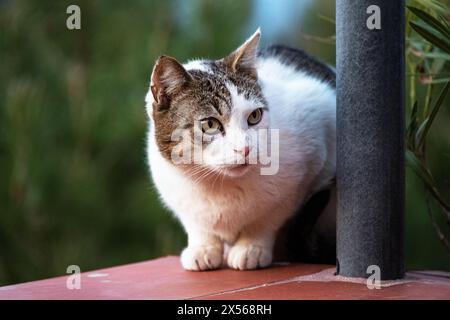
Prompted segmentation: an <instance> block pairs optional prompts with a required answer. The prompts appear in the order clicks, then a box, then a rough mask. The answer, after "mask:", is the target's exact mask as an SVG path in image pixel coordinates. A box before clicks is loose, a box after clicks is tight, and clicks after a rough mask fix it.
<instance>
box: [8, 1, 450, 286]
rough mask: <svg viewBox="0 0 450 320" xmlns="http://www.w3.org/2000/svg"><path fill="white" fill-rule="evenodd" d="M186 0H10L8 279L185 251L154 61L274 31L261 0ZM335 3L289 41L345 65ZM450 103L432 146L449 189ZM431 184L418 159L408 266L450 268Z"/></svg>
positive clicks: (410, 198)
mask: <svg viewBox="0 0 450 320" xmlns="http://www.w3.org/2000/svg"><path fill="white" fill-rule="evenodd" d="M186 2H187V3H188V5H187V7H188V8H189V10H188V11H189V15H190V18H189V19H187V18H186V17H185V15H183V12H180V7H181V6H182V5H183V6H186ZM186 2H185V1H175V0H174V1H140V0H136V1H132V2H128V1H101V0H98V1H65V0H64V1H37V0H3V1H0V285H5V284H10V283H16V282H23V281H29V280H35V279H39V278H45V277H50V276H56V275H61V274H64V273H65V270H66V268H67V266H68V265H70V264H77V265H79V266H80V267H81V269H82V270H84V271H86V270H90V269H94V268H101V267H108V266H112V265H118V264H125V263H131V262H135V261H141V260H144V259H151V258H156V257H159V256H164V255H168V254H178V253H179V252H180V250H181V248H182V247H183V245H184V244H185V241H186V238H185V235H184V233H183V231H182V229H181V227H180V225H179V224H178V223H177V222H176V220H175V219H174V218H173V217H172V216H171V214H170V213H169V212H167V211H166V210H164V209H163V208H162V207H161V205H160V203H159V201H158V198H157V194H156V192H155V190H154V189H153V187H152V184H151V181H150V178H149V175H148V169H147V165H146V155H145V134H146V126H147V123H146V121H147V119H146V114H145V111H144V96H145V94H146V91H147V89H148V84H149V77H150V73H151V69H152V65H153V62H154V61H155V59H156V58H157V57H158V56H159V55H160V54H163V53H166V54H170V55H173V56H176V57H177V58H179V59H180V60H182V61H183V60H186V59H188V58H192V57H201V56H207V57H220V56H223V55H225V54H226V53H228V52H229V51H231V50H232V49H233V48H235V47H236V46H237V45H238V44H240V43H241V42H242V41H243V40H244V39H245V37H246V36H247V35H248V34H250V33H251V31H252V30H254V29H256V27H257V26H258V25H262V26H263V37H264V21H253V22H250V17H251V16H252V12H253V11H252V10H254V3H253V1H250V0H249V1H237V0H225V1H209V0H198V1H186ZM260 2H261V1H260ZM69 4H78V5H79V6H80V7H81V10H82V29H81V30H79V31H69V30H67V29H66V27H65V26H66V18H67V14H66V8H67V6H68V5H69ZM191 4H192V5H191ZM194 4H195V5H194ZM265 5H270V1H265ZM333 16H334V2H333V1H327V0H320V1H313V4H312V6H310V8H309V11H308V12H307V13H306V14H305V15H304V19H303V20H302V23H301V25H298V24H296V23H294V24H293V25H292V26H291V29H292V34H289V35H286V36H285V37H284V36H281V37H280V41H281V42H284V43H286V44H290V45H292V46H301V47H303V48H305V49H306V50H307V51H309V52H310V53H312V54H313V55H315V56H317V57H319V58H321V59H322V60H324V61H326V62H328V63H330V64H334V62H335V58H334V50H335V46H334V44H333V41H329V40H330V39H332V38H330V36H332V35H333V34H334V24H333V23H332V22H330V21H327V19H325V18H324V17H331V18H333ZM279 19H283V17H279ZM300 27H301V28H302V29H301V31H302V32H300ZM305 34H306V35H314V37H311V36H306V35H305ZM316 36H317V37H321V38H320V39H316V38H315V37H316ZM263 44H267V43H264V42H263ZM418 90H419V94H420V88H419V89H418ZM443 109H444V110H443V111H442V114H441V115H440V117H439V119H438V120H437V123H436V124H435V127H434V128H433V132H432V134H431V138H430V142H429V149H430V153H431V156H430V163H431V166H432V168H433V170H434V173H435V176H436V177H442V180H441V184H442V186H443V187H444V188H446V189H445V190H446V193H444V194H446V195H448V194H449V191H450V190H449V187H448V181H445V179H444V178H447V179H448V178H449V177H450V170H449V159H450V126H448V123H449V120H450V112H449V109H450V108H445V107H444V108H443ZM422 192H423V191H422V189H421V183H420V181H419V180H418V179H417V178H415V176H414V175H413V174H412V173H410V172H409V171H408V180H407V264H408V267H409V268H428V269H433V268H434V269H444V270H450V255H449V254H448V253H447V252H446V251H445V250H444V249H443V247H442V246H441V245H440V243H439V240H437V238H436V235H435V234H434V232H433V230H432V227H431V225H430V223H429V220H428V217H427V214H426V212H425V206H424V201H423V197H422ZM369 196H370V195H369ZM447 230H448V229H447Z"/></svg>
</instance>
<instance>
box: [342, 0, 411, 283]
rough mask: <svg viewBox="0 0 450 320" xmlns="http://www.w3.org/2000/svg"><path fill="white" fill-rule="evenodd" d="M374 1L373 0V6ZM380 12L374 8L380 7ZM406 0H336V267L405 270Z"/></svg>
mask: <svg viewBox="0 0 450 320" xmlns="http://www.w3.org/2000/svg"><path fill="white" fill-rule="evenodd" d="M374 5H375V6H374ZM378 13H379V15H378ZM404 23H405V22H404V1H402V0H337V2H336V37H337V45H336V54H337V57H336V65H337V192H338V205H337V259H338V261H337V263H338V273H339V274H340V275H343V276H349V277H368V276H370V275H371V274H372V273H373V269H369V273H368V267H369V266H371V265H375V266H378V267H379V268H380V272H381V279H383V280H384V279H397V278H402V277H403V276H404V256H403V251H404V250H403V214H404V179H405V174H404V140H403V139H404Z"/></svg>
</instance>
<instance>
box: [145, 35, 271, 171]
mask: <svg viewBox="0 0 450 320" xmlns="http://www.w3.org/2000/svg"><path fill="white" fill-rule="evenodd" d="M260 37H261V33H260V30H259V29H258V30H257V31H256V32H255V33H254V34H253V35H252V36H251V37H250V38H249V39H248V40H247V41H245V42H244V44H242V45H241V46H240V47H239V48H238V49H236V50H235V51H233V52H232V53H231V54H229V55H228V56H226V57H225V58H223V59H220V60H197V61H192V62H190V63H188V64H186V65H182V64H180V63H179V62H178V61H177V60H176V59H175V58H172V57H168V56H161V57H160V58H159V59H158V60H157V62H156V63H155V66H154V68H153V73H152V77H151V88H150V91H149V94H148V95H147V111H148V113H149V116H150V117H151V118H152V119H153V124H154V128H153V130H154V135H155V138H156V144H157V146H158V149H159V152H160V153H161V154H162V156H163V157H164V158H166V159H168V160H170V161H171V162H173V163H178V164H180V159H181V157H182V159H183V160H182V161H181V162H182V165H181V167H187V168H189V164H192V166H195V167H200V168H205V169H208V170H210V171H214V172H220V173H222V174H224V175H227V176H232V177H237V176H242V175H243V174H245V173H246V172H248V171H249V170H250V169H251V167H252V166H253V167H255V163H256V161H257V156H258V155H257V152H258V139H257V133H258V130H260V129H267V128H268V127H269V113H268V108H267V103H266V100H265V99H264V96H263V94H262V91H261V87H260V85H259V83H258V74H257V68H256V63H257V46H258V43H259V39H260ZM199 151H200V153H201V158H198V152H199ZM174 158H176V159H174Z"/></svg>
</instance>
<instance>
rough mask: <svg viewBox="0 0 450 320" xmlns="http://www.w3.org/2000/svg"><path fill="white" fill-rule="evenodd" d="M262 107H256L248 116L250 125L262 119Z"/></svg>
mask: <svg viewBox="0 0 450 320" xmlns="http://www.w3.org/2000/svg"><path fill="white" fill-rule="evenodd" d="M262 113H263V111H262V109H261V108H259V109H256V110H254V111H253V112H252V113H250V115H249V116H248V118H247V123H248V125H249V126H254V125H255V124H258V123H259V122H260V121H261V119H262Z"/></svg>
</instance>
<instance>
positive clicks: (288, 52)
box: [258, 45, 336, 88]
mask: <svg viewBox="0 0 450 320" xmlns="http://www.w3.org/2000/svg"><path fill="white" fill-rule="evenodd" d="M258 56H259V57H261V58H268V57H277V58H278V59H279V60H280V61H281V62H283V63H285V64H287V65H292V66H294V67H295V69H296V70H301V71H304V72H306V73H307V74H309V75H311V76H314V77H316V78H318V79H320V80H322V81H324V82H327V83H329V84H330V85H331V86H332V87H333V88H336V74H335V72H334V70H333V69H332V68H330V67H329V66H327V65H326V64H325V63H323V62H321V61H319V60H317V59H315V58H313V57H311V56H310V55H309V54H307V53H306V52H305V51H303V50H300V49H295V48H291V47H288V46H284V45H272V46H269V47H267V48H265V49H262V50H260V51H259V52H258Z"/></svg>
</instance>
